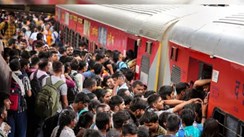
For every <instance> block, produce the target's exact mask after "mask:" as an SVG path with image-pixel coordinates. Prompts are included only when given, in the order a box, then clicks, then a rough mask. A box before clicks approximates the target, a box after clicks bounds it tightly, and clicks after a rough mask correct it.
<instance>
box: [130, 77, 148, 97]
mask: <svg viewBox="0 0 244 137" xmlns="http://www.w3.org/2000/svg"><path fill="white" fill-rule="evenodd" d="M132 92H133V94H134V95H144V93H145V90H144V84H143V83H142V82H141V81H139V80H136V81H134V82H133V83H132Z"/></svg>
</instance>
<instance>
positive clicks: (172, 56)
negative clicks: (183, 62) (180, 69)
mask: <svg viewBox="0 0 244 137" xmlns="http://www.w3.org/2000/svg"><path fill="white" fill-rule="evenodd" d="M177 57H178V48H177V47H171V53H170V59H172V60H174V61H177Z"/></svg>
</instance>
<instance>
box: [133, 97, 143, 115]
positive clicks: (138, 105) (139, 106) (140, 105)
mask: <svg viewBox="0 0 244 137" xmlns="http://www.w3.org/2000/svg"><path fill="white" fill-rule="evenodd" d="M146 108H147V102H146V101H144V100H142V99H141V98H134V100H133V101H132V102H131V105H130V110H131V111H132V112H135V111H136V110H138V109H142V110H145V109H146Z"/></svg>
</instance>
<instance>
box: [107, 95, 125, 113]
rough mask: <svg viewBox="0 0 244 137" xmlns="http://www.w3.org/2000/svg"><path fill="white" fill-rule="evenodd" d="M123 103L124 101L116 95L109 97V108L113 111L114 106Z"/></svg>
mask: <svg viewBox="0 0 244 137" xmlns="http://www.w3.org/2000/svg"><path fill="white" fill-rule="evenodd" d="M123 102H124V99H123V98H122V97H120V96H118V95H116V96H113V97H111V99H110V101H109V106H110V108H111V110H114V108H115V106H117V105H120V104H122V103H123Z"/></svg>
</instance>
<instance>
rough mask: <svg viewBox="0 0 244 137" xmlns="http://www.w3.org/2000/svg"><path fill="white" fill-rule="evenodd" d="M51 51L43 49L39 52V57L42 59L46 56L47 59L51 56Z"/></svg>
mask: <svg viewBox="0 0 244 137" xmlns="http://www.w3.org/2000/svg"><path fill="white" fill-rule="evenodd" d="M50 55H51V54H50V52H49V51H41V52H39V54H38V57H39V58H40V59H42V58H46V59H48V58H49V57H50Z"/></svg>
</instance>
